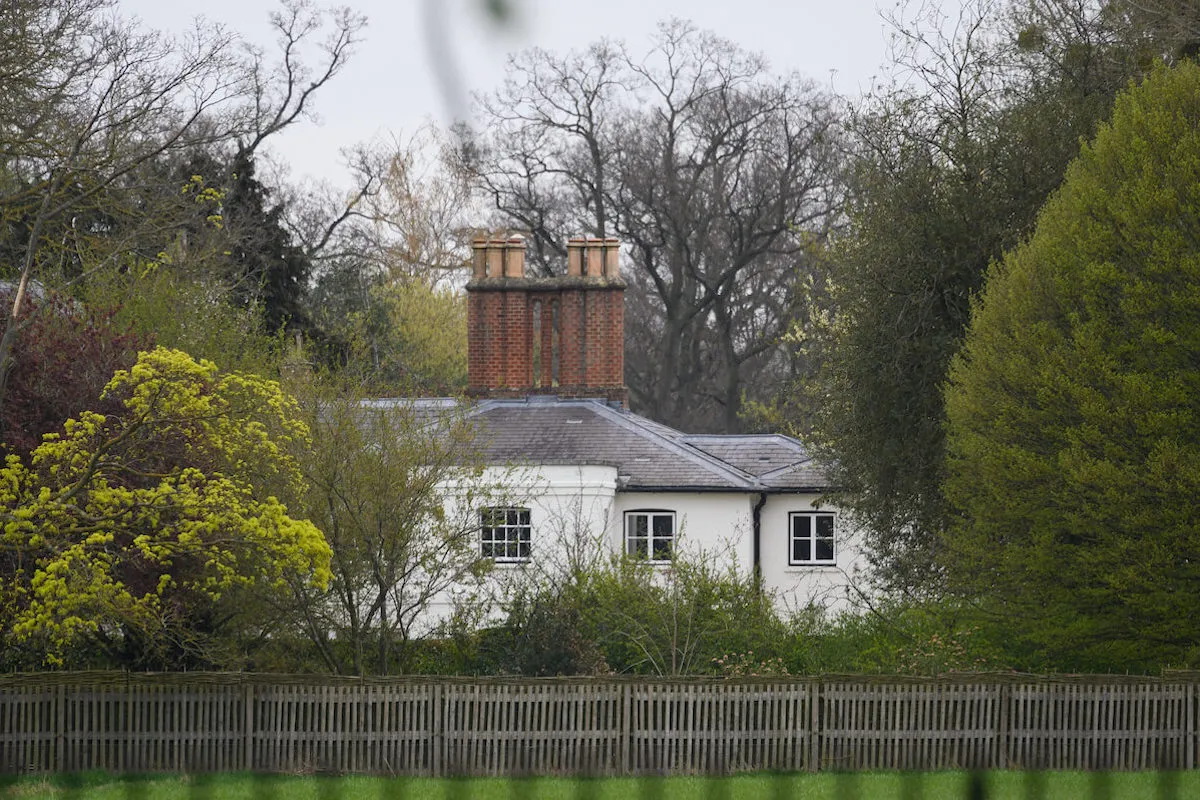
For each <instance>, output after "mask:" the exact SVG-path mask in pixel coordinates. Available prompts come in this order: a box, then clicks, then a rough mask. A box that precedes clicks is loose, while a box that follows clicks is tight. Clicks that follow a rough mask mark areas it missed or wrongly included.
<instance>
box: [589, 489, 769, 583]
mask: <svg viewBox="0 0 1200 800" xmlns="http://www.w3.org/2000/svg"><path fill="white" fill-rule="evenodd" d="M752 500H753V497H752V496H751V495H747V494H743V493H740V492H729V493H724V492H622V493H620V494H618V495H617V497H616V502H615V503H614V504H613V515H612V522H611V525H610V526H609V543H610V546H611V547H612V548H613V552H616V553H621V552H624V549H625V512H626V511H638V510H647V509H660V510H665V511H674V512H675V527H676V531H675V533H676V546H677V547H679V548H682V550H683V551H684V552H692V553H696V552H699V551H703V552H704V553H707V554H710V555H713V554H715V555H717V556H718V557H721V558H726V559H736V560H737V563H738V565H739V566H740V567H742V568H744V569H746V570H749V569H750V564H751V560H752V558H753V547H754V538H753V527H752V522H751V518H750V511H751V508H752Z"/></svg>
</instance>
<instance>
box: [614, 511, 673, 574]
mask: <svg viewBox="0 0 1200 800" xmlns="http://www.w3.org/2000/svg"><path fill="white" fill-rule="evenodd" d="M639 519H644V520H645V521H646V533H645V534H644V535H642V534H639V533H637V530H636V528H635V526H636V525H637V520H639ZM664 519H669V520H670V522H671V532H670V534H669V535H666V536H664V535H661V534H655V532H654V527H655V521H656V520H664ZM677 538H678V529H677V528H676V525H675V512H674V511H671V510H669V509H665V508H634V509H630V510H629V511H626V512H625V555H627V556H629V557H630V558H644V559H646V560H647V561H649V562H650V563H652V564H668V563H670V561H671V559H672V558H674V556H675V542H676V540H677ZM656 542H665V543H666V544H665V550H666V553H667V556H666V558H655V553H657V552H659V549H658V547H656Z"/></svg>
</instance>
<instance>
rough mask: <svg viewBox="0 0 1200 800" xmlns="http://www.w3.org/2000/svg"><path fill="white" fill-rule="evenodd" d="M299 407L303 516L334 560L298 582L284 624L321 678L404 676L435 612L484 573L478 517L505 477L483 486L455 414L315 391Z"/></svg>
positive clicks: (469, 436) (495, 499)
mask: <svg viewBox="0 0 1200 800" xmlns="http://www.w3.org/2000/svg"><path fill="white" fill-rule="evenodd" d="M305 400H306V403H305V406H306V408H305V410H306V414H307V419H308V424H309V426H310V427H311V429H312V432H313V445H312V447H311V449H309V450H308V451H307V452H306V453H305V454H304V455H303V457H302V461H301V463H302V467H303V470H304V475H305V478H306V479H307V482H308V484H309V486H310V489H309V492H308V494H307V496H306V498H305V503H304V508H305V510H306V513H307V515H308V518H309V519H311V520H312V521H313V522H314V523H315V524H316V525H317V526H318V527H319V528H321V530H323V531H324V532H325V536H326V538H327V539H328V541H329V544H330V545H331V546H332V547H333V550H334V559H333V563H332V580H331V581H330V584H329V586H328V588H327V589H324V588H312V587H308V586H298V587H297V590H298V591H297V593H296V596H295V598H294V599H293V605H292V606H291V610H290V612H289V616H290V617H291V618H292V619H293V620H295V621H296V623H298V624H299V625H301V626H302V634H303V635H306V636H308V637H309V639H310V640H311V642H312V645H313V646H314V648H315V649H316V651H317V653H318V655H319V656H320V658H321V659H322V660H323V661H324V663H325V666H326V668H327V669H329V670H331V671H334V672H337V673H341V674H368V673H369V674H389V673H393V672H406V671H410V670H411V669H412V668H413V666H414V662H413V656H414V654H415V651H414V649H413V648H412V647H411V646H410V643H411V642H412V640H413V639H414V638H415V637H416V636H418V635H419V634H421V633H425V632H426V630H425V629H426V628H427V627H428V625H429V624H430V623H431V622H432V621H433V620H434V618H435V617H436V615H437V614H438V613H439V607H438V604H439V603H443V602H445V601H447V600H448V599H449V598H450V597H451V596H452V595H453V594H455V593H459V594H461V593H465V592H468V591H469V590H471V589H472V588H474V587H477V586H478V585H479V582H480V580H481V578H482V576H483V574H484V573H485V571H486V568H487V567H488V566H490V562H484V561H482V560H481V558H480V553H479V519H478V509H479V508H480V507H482V506H490V505H502V504H504V502H505V496H504V491H505V490H504V489H503V488H498V485H499V484H503V483H504V481H503V480H499V481H498V480H496V478H495V477H494V476H493V477H492V479H491V480H485V476H484V471H483V467H482V465H481V464H480V463H479V459H478V458H477V455H476V454H477V452H478V445H477V444H476V442H475V428H474V426H473V425H472V424H471V422H470V420H469V419H468V418H467V417H466V416H465V414H464V411H463V410H462V409H461V408H458V407H455V406H443V405H420V404H418V403H413V402H407V401H397V402H395V403H385V402H379V403H372V402H370V401H367V402H362V401H359V400H358V398H357V392H356V391H353V390H347V389H334V388H331V387H329V386H324V385H315V384H314V385H313V386H311V387H310V389H309V394H308V395H307V396H306V398H305Z"/></svg>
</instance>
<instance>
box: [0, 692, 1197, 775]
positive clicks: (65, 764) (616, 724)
mask: <svg viewBox="0 0 1200 800" xmlns="http://www.w3.org/2000/svg"><path fill="white" fill-rule="evenodd" d="M1198 682H1200V681H1198V680H1197V679H1196V678H1195V677H1177V678H1171V677H1168V678H1163V679H1149V678H1140V679H1120V678H1114V677H1102V678H1101V677H1088V678H1072V679H1046V678H1030V677H1023V676H991V677H987V676H984V677H981V676H971V677H970V678H969V679H964V678H959V679H937V680H934V679H931V680H919V679H913V680H905V679H898V678H884V679H869V678H862V677H851V678H822V679H742V680H730V681H722V680H710V679H694V680H624V679H611V678H597V679H588V680H580V679H544V680H482V679H481V680H462V679H435V678H428V679H346V678H321V677H308V676H306V677H296V676H290V677H289V676H266V675H244V674H211V673H210V674H197V673H188V674H131V673H59V674H44V675H15V676H9V677H0V770H3V771H8V772H14V771H68V770H81V769H107V770H115V771H149V770H173V771H188V772H198V771H223V770H257V771H270V772H283V771H286V772H293V771H317V772H322V771H329V772H339V773H342V772H370V773H391V774H415V775H457V774H462V775H520V774H530V773H532V774H571V773H586V774H611V773H620V774H647V773H653V774H662V773H680V772H684V773H727V772H735V771H741V770H820V769H838V770H858V769H922V770H932V769H951V768H981V769H986V768H1005V767H1021V768H1026V769H1151V768H1157V769H1190V768H1192V767H1193V766H1194V765H1195V762H1196V752H1197V745H1198V742H1197V730H1196V717H1197V702H1198V700H1197V697H1198V693H1197V683H1198Z"/></svg>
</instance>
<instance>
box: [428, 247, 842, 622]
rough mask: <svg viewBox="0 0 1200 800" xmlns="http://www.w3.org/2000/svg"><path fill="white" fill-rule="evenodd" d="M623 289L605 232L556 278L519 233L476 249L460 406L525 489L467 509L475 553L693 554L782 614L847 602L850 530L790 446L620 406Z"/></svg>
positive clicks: (502, 468)
mask: <svg viewBox="0 0 1200 800" xmlns="http://www.w3.org/2000/svg"><path fill="white" fill-rule="evenodd" d="M624 286H625V285H624V283H623V281H622V280H621V278H620V275H619V266H618V242H616V240H612V239H607V240H599V239H588V240H584V239H577V240H572V241H571V242H569V244H568V271H567V275H566V276H563V277H559V278H530V277H526V276H525V274H524V242H523V241H522V240H521V239H519V238H516V239H502V240H489V241H478V242H476V243H475V260H474V275H473V277H472V280H471V281H470V283H469V284H468V285H467V292H468V304H469V305H468V309H469V310H468V326H469V370H470V388H469V395H470V396H471V397H472V398H473V399H472V400H471V401H470V403H471V405H470V408H469V410H468V414H469V415H470V416H471V418H472V419H473V420H474V422H475V424H476V425H477V430H478V432H479V442H480V446H481V448H482V449H483V451H484V454H485V458H486V462H487V463H488V464H491V465H494V467H492V468H490V469H491V470H492V472H493V480H495V481H498V482H499V481H505V480H508V481H512V480H514V478H513V477H512V476H514V475H519V476H521V477H520V478H519V479H516V480H519V481H520V482H521V483H522V486H521V487H517V488H518V491H514V493H513V496H514V497H518V498H521V499H520V500H517V501H513V502H511V503H505V504H504V505H497V506H487V507H483V508H480V509H478V512H477V513H478V515H479V516H478V518H479V525H480V528H479V547H480V553H481V554H482V555H483V556H484V557H486V558H491V559H494V560H495V562H496V564H497V567H498V569H499V570H500V571H502V572H504V573H509V574H510V575H511V574H512V573H516V574H517V575H519V573H520V571H521V570H523V569H527V568H529V565H531V564H536V562H537V561H538V560H539V559H549V558H554V557H557V556H559V555H561V552H560V551H561V549H562V548H563V547H564V546H568V545H567V544H565V543H567V542H574V543H576V544H578V543H579V542H585V543H586V546H594V547H603V548H609V549H610V550H611V551H612V552H625V553H628V554H630V555H634V556H638V557H642V558H646V559H649V560H650V561H652V562H660V563H663V564H667V563H669V562H670V560H671V558H672V556H673V555H674V554H675V553H676V552H677V551H678V549H679V548H681V547H692V548H700V549H702V550H704V551H707V552H712V551H720V553H721V555H722V557H730V558H734V559H736V560H737V563H738V565H739V566H740V567H742V568H743V569H744V570H745V571H747V572H749V571H758V573H759V574H760V575H761V577H762V580H763V582H764V585H765V586H767V587H769V588H771V589H773V590H774V591H775V592H777V593H778V595H779V597H780V598H781V601H782V602H784V603H786V604H788V605H790V606H792V607H796V606H800V605H804V604H807V603H809V602H814V603H818V604H821V605H824V606H826V607H827V608H830V609H839V608H843V607H845V605H846V603H847V600H848V597H849V589H850V583H851V578H852V576H853V574H854V572H855V569H856V566H857V565H858V561H859V552H860V551H859V546H858V545H859V543H858V538H857V535H856V531H855V529H854V527H853V526H852V525H851V523H850V521H849V519H848V517H846V516H845V515H844V514H842V513H840V512H839V511H838V509H836V508H834V507H832V506H831V505H829V504H827V503H824V502H822V498H823V495H824V493H825V492H826V490H827V489H828V488H829V483H828V479H827V477H826V475H825V473H824V471H822V469H821V468H820V466H819V465H817V464H816V463H814V462H813V460H812V458H811V457H810V456H809V454H808V453H807V451H806V450H805V448H804V446H803V445H802V444H801V443H800V442H798V441H797V440H795V439H792V438H790V437H787V436H781V435H776V434H759V435H731V436H721V435H689V434H686V433H682V432H680V431H677V430H675V429H673V428H670V427H667V426H665V425H662V424H660V423H657V422H654V421H652V420H649V419H647V418H645V417H642V416H639V415H637V414H634V413H632V412H630V411H629V409H628V407H627V404H626V397H627V392H626V389H625V387H624V376H623V365H624V355H623V354H624V331H623V290H624ZM418 402H420V401H418ZM432 402H435V403H445V402H446V401H432ZM580 531H584V532H586V533H587V535H585V536H582V537H581V536H580V535H579V533H580Z"/></svg>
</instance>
